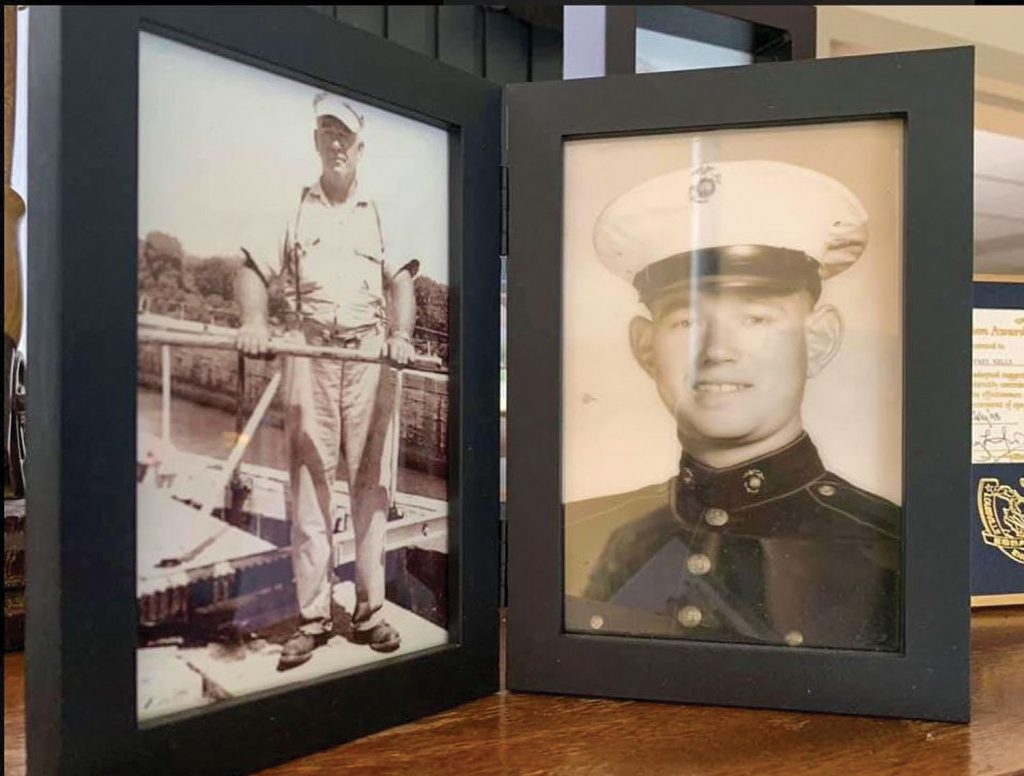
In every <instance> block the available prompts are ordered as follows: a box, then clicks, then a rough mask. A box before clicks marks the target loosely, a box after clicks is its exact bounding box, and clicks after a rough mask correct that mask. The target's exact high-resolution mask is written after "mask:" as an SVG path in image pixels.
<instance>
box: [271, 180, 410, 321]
mask: <svg viewBox="0 0 1024 776" xmlns="http://www.w3.org/2000/svg"><path fill="white" fill-rule="evenodd" d="M251 258H252V261H253V263H254V265H255V267H256V269H257V270H259V272H260V273H261V274H262V275H263V279H264V280H265V281H267V282H270V281H271V280H272V279H273V278H275V277H280V279H281V280H282V281H283V286H284V294H285V301H286V302H287V303H288V307H289V309H290V310H291V311H293V312H299V313H300V314H301V315H302V317H303V318H311V319H313V320H315V321H318V322H320V323H324V324H329V325H335V326H340V327H342V328H345V329H348V328H360V327H365V326H369V325H374V324H377V323H383V322H384V321H385V320H386V315H387V310H386V304H385V298H384V288H385V284H386V283H387V282H389V281H390V279H391V277H392V271H391V267H390V266H389V264H388V261H387V255H386V253H385V249H384V236H383V233H382V231H381V226H380V218H379V216H378V213H377V206H376V205H375V204H374V202H373V201H372V200H370V199H366V198H364V197H361V196H360V194H359V192H358V190H357V189H356V188H355V187H353V189H352V191H351V192H350V193H349V196H348V199H346V200H345V202H343V203H340V204H334V203H332V202H331V201H330V200H329V199H328V198H327V196H326V195H325V194H324V191H323V189H322V188H321V186H320V181H319V180H318V181H317V182H316V183H315V184H313V185H312V186H310V187H308V188H306V189H304V190H303V192H302V198H301V201H300V203H299V205H298V207H297V209H296V212H295V215H294V216H293V217H292V218H290V219H289V221H288V222H287V226H286V228H285V230H284V236H283V239H282V241H281V243H280V245H279V246H278V251H277V252H276V255H268V256H252V257H251Z"/></svg>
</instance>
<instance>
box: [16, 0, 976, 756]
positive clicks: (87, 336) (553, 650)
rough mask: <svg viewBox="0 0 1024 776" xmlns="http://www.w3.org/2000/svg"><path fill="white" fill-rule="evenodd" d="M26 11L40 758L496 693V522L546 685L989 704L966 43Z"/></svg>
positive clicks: (34, 720) (250, 731) (263, 752)
mask: <svg viewBox="0 0 1024 776" xmlns="http://www.w3.org/2000/svg"><path fill="white" fill-rule="evenodd" d="M31 37H32V45H31V48H30V51H31V61H30V77H31V83H30V86H31V88H30V95H31V97H30V127H29V129H30V133H31V137H32V151H31V156H30V190H31V197H32V218H31V220H30V226H29V259H28V274H29V293H28V295H29V297H31V299H32V304H31V305H30V306H29V348H28V349H29V350H30V351H31V352H32V357H31V358H30V360H29V375H28V381H29V384H30V385H31V386H32V388H31V392H32V393H31V395H32V400H31V402H30V405H29V417H28V433H29V441H28V445H29V450H30V455H29V461H28V504H27V508H28V512H29V513H30V514H31V515H32V517H31V522H30V526H29V529H28V547H27V558H28V564H29V566H28V569H29V577H30V581H29V587H28V600H27V609H28V611H29V614H28V620H27V645H26V646H27V654H28V659H27V677H26V682H27V684H26V697H27V726H28V758H29V768H30V772H33V773H78V772H98V771H102V772H140V771H145V772H147V773H172V772H173V773H181V772H189V773H220V772H242V771H250V770H254V769H257V768H260V767H266V766H269V765H271V764H274V763H278V762H282V761H285V760H288V759H292V758H295V757H297V756H300V755H302V754H305V753H308V752H312V751H316V750H318V749H323V748H326V747H329V746H332V745H336V744H338V743H342V742H344V741H346V740H351V739H353V738H356V737H359V736H362V735H366V734H368V733H371V732H374V731H377V730H381V729H384V728H388V727H392V726H394V725H398V724H402V723H404V722H408V721H411V720H413V719H417V718H419V717H423V716H426V715H429V714H432V713H435V712H438V711H441V710H443V709H446V708H450V707H452V706H454V705H457V704H460V703H463V702H466V701H468V700H471V699H473V698H478V697H482V696H484V695H487V694H490V693H493V692H496V691H497V690H498V687H499V645H500V641H501V638H502V633H501V629H500V628H499V606H500V601H499V590H500V588H501V583H502V580H501V579H500V576H501V574H502V562H501V558H502V554H503V551H507V580H505V582H506V583H507V589H508V626H507V650H506V655H507V666H508V668H507V685H508V688H509V689H510V690H519V691H531V692H552V693H571V694H583V695H599V696H607V697H623V698H636V699H651V700H662V701H678V702H691V703H711V704H722V705H742V706H765V707H775V708H791V709H805V710H814V711H831V712H841V713H857V714H871V715H884V716H906V717H923V718H933V719H946V720H965V719H966V718H967V716H968V705H967V704H968V646H969V644H968V608H967V600H968V588H967V523H966V520H965V518H964V515H965V514H969V495H968V484H969V470H968V469H967V464H966V461H967V460H968V459H967V457H966V456H967V449H968V445H969V433H968V432H969V429H968V421H969V394H968V391H967V380H966V378H964V379H961V376H964V375H966V374H967V369H968V363H969V358H970V356H969V353H970V344H969V321H970V264H971V262H970V256H971V134H970V132H971V80H972V65H971V55H970V52H969V51H967V50H946V51H937V52H925V53H915V54H894V55H884V56H875V57H857V58H850V59H845V60H834V61H821V62H815V61H809V62H800V63H773V64H763V65H755V66H750V67H739V68H725V69H717V70H709V71H701V72H688V73H667V74H659V75H644V76H614V77H609V78H601V79H585V80H581V81H577V82H548V83H536V84H522V85H513V86H508V87H504V88H502V87H500V86H499V85H497V84H494V83H491V82H489V81H486V80H484V79H482V78H478V77H475V76H471V75H468V74H465V73H461V72H459V71H457V70H455V69H454V68H451V67H448V66H446V65H444V64H441V63H438V62H435V61H432V60H428V59H427V58H425V57H423V56H421V55H419V54H416V53H414V52H411V51H408V50H405V49H403V48H401V47H400V46H397V45H394V44H392V43H389V42H387V41H384V40H381V39H379V38H376V37H374V36H373V35H370V34H368V33H364V32H362V31H360V30H356V29H354V28H349V27H346V26H344V25H325V24H324V23H323V22H322V20H321V19H320V18H319V17H317V16H315V15H314V14H312V13H310V12H309V11H306V10H302V9H281V8H267V7H260V8H247V9H227V8H219V9H213V8H167V7H159V8H148V7H140V8H127V7H126V8H116V9H114V8H111V9H85V8H73V7H68V8H61V9H44V8H40V9H37V10H34V11H33V14H32V18H31ZM97 41H102V42H103V45H102V56H98V55H97V52H96V44H97ZM503 121H504V122H506V126H505V127H504V135H505V137H506V141H505V142H506V148H505V149H503V148H502V147H501V144H502V137H503V126H502V122H503ZM357 171H358V175H357ZM503 200H507V202H503ZM762 206H763V208H764V209H765V212H764V213H763V214H762V213H761V212H760V211H761V208H762ZM737 208H739V209H737ZM836 213H839V214H840V215H839V216H836V217H835V218H833V216H834V215H835V214H836ZM720 216H721V217H720ZM680 219H683V220H680ZM844 219H845V220H844ZM837 224H838V225H840V226H837ZM666 225H667V226H666ZM940 227H941V228H940ZM837 230H838V232H837ZM506 235H507V238H506ZM865 235H867V236H865ZM506 239H507V246H506V244H505V242H506ZM822 246H824V248H823V247H822ZM737 247H742V248H743V249H744V250H740V251H737V250H736V248H737ZM767 248H771V250H767ZM826 249H827V250H826ZM133 251H134V260H133V258H132V256H133V253H132V252H133ZM506 254H507V256H508V268H509V280H508V300H509V322H508V327H509V329H508V330H509V335H508V336H509V358H508V362H509V369H510V371H509V415H508V423H509V425H508V508H507V523H508V541H507V547H506V548H503V547H502V541H501V528H500V519H499V491H498V486H499V402H498V394H499V388H498V383H499V380H498V378H499V351H500V342H499V331H500V327H499V306H500V261H499V256H501V255H506ZM797 259H799V261H797ZM783 260H785V261H791V262H796V263H791V264H786V263H785V262H784V261H783ZM666 262H667V263H666ZM801 273H802V274H801ZM840 273H842V274H840ZM795 278H796V279H795ZM769 281H770V284H771V285H772V288H773V290H772V292H771V293H770V294H768V298H769V299H770V301H769V302H764V301H763V300H760V297H758V300H760V301H758V300H754V301H753V302H752V301H751V299H752V297H754V296H757V294H755V293H754V291H758V290H759V289H760V290H763V289H764V288H766V283H769ZM798 281H799V282H798ZM800 284H809V285H807V287H805V286H804V285H800ZM808 288H810V289H811V291H810V293H808V290H807V289H808ZM666 289H671V293H667V292H666ZM752 289H753V290H752ZM780 289H784V290H780ZM683 297H685V298H686V299H687V300H689V301H686V302H685V303H681V302H679V301H678V299H681V298H683ZM734 297H735V298H737V299H739V298H742V300H743V302H742V304H744V305H746V304H754V303H756V304H758V305H761V306H762V307H766V308H767V311H766V312H765V311H761V312H757V313H751V312H750V311H749V310H747V309H746V308H743V311H741V312H739V313H736V315H739V318H736V319H735V320H737V321H739V322H740V323H738V324H736V325H735V326H733V329H735V331H737V332H740V334H741V336H740V339H739V340H736V342H740V341H742V342H749V341H750V339H751V337H757V338H758V339H757V343H758V344H757V345H756V347H751V348H748V351H749V353H753V354H755V355H756V354H761V355H763V356H764V358H763V359H762V360H761V361H760V362H758V363H760V364H761V366H760V367H754V366H751V367H746V366H743V364H744V363H745V362H744V361H743V359H744V358H746V357H747V356H746V355H743V353H741V351H743V352H744V353H746V352H747V351H744V348H743V347H741V346H740V345H738V344H735V343H733V344H729V342H728V341H727V340H728V338H727V337H725V335H722V334H717V333H715V332H719V331H725V330H726V329H727V328H729V327H728V326H725V324H722V326H723V327H724V328H721V329H720V328H718V327H719V323H720V322H723V321H725V322H728V321H730V320H733V319H730V318H729V315H732V314H733V313H726V312H723V310H725V309H726V308H725V307H720V306H716V305H720V304H733V307H729V308H728V309H729V310H733V309H734V308H735V304H738V303H735V304H734V303H733V302H730V301H729V300H732V299H734ZM819 297H820V298H819ZM670 298H671V299H674V300H676V301H673V302H672V303H671V304H669V303H668V302H666V301H665V300H667V299H670ZM638 300H639V301H638ZM705 300H707V301H705ZM786 300H789V301H786ZM804 304H806V309H805V308H804V307H802V306H801V305H804ZM683 308H685V310H686V311H687V312H686V313H685V314H684V313H681V312H679V311H680V309H683ZM759 309H760V308H759ZM786 316H789V317H786ZM634 321H636V322H634ZM645 321H646V323H645ZM665 321H671V323H670V324H669V323H663V322H665ZM794 321H798V322H797V323H794ZM730 325H732V324H730ZM681 332H685V333H681ZM751 332H756V334H752V333H751ZM663 333H665V336H670V337H676V338H677V339H675V340H671V341H669V340H665V342H668V343H669V344H665V345H664V346H662V345H659V343H660V342H662V340H661V339H659V337H662V336H663ZM701 338H703V339H701ZM744 338H745V339H744ZM698 340H700V341H701V342H704V344H703V345H698V344H695V343H697V342H698ZM841 340H842V347H840V341H841ZM712 341H713V344H712V345H709V344H707V343H709V342H712ZM672 342H674V343H675V344H671V343H672ZM787 343H788V344H787ZM729 348H732V350H729ZM773 348H776V349H775V350H773ZM787 348H788V350H787ZM726 351H728V353H726ZM659 353H660V354H662V356H659V355H658V354H659ZM718 353H725V355H715V354H718ZM749 353H748V355H749ZM701 354H703V355H701ZM787 354H788V355H787ZM620 357H621V358H622V359H624V360H618V359H620ZM658 358H662V359H663V361H661V362H659V361H658ZM751 358H752V356H751ZM787 358H789V361H787ZM712 362H714V363H715V364H718V366H715V370H717V371H714V372H703V371H693V370H696V369H697V367H696V366H693V365H696V364H705V366H704V367H700V369H705V368H706V365H707V364H710V363H712ZM785 363H791V365H792V364H796V365H797V367H798V369H799V371H800V378H801V379H800V380H799V381H794V380H791V387H790V390H789V393H788V394H787V393H786V391H785V390H783V388H781V387H778V386H781V385H782V384H783V382H784V381H783V378H781V377H779V378H778V379H777V380H776V379H775V378H772V380H774V382H772V381H771V380H769V379H768V376H770V375H774V374H776V372H779V373H780V374H781V366H780V365H782V364H785ZM673 364H676V365H678V364H690V365H691V367H690V370H691V371H686V370H685V369H682V367H680V369H681V370H682V372H685V374H679V375H676V372H673V369H674V368H675V367H673V366H672V365H673ZM721 364H726V365H727V366H724V367H723V366H721ZM826 365H827V366H828V368H827V369H826V368H825V366H826ZM747 369H749V371H743V370H747ZM758 369H760V370H761V371H758ZM818 371H820V373H821V376H820V377H819V376H818V374H817V372H818ZM812 373H814V374H813V379H809V380H807V384H808V386H810V387H807V388H806V389H805V388H804V378H805V377H810V376H812ZM670 375H675V377H671V376H670ZM857 375H872V377H871V379H870V380H865V381H864V382H863V383H857V382H856V381H855V380H854V379H853V378H854V377H856V376H857ZM673 381H674V382H673ZM769 382H771V386H768V385H767V383H769ZM772 386H775V387H772ZM822 386H823V387H822ZM769 388H771V390H769ZM776 388H777V391H776V393H777V394H778V396H781V395H783V394H785V395H786V396H788V399H787V400H788V402H789V404H788V405H786V406H788V407H789V414H788V415H786V414H785V413H784V412H783V410H777V408H778V407H780V406H781V404H780V403H779V402H780V401H781V400H779V399H777V397H776V398H775V399H773V398H772V397H773V396H776V393H773V391H775V390H776ZM673 390H676V391H677V393H678V395H677V394H673V393H672V391H673ZM666 397H669V398H666ZM846 401H851V402H853V403H852V404H844V403H843V402H846ZM858 402H859V403H858ZM783 404H784V402H783ZM688 406H689V407H692V408H691V409H690V410H686V409H685V408H686V407H688ZM666 408H667V409H668V410H669V414H665V411H666ZM766 408H767V409H766ZM773 408H774V409H773ZM801 408H802V410H803V411H802V413H801ZM773 413H774V414H773ZM779 413H782V414H781V415H780V414H779ZM776 415H778V416H779V417H781V418H782V420H780V421H779V423H778V424H777V426H778V427H777V428H776V427H772V428H770V429H769V431H770V433H768V432H764V424H765V422H767V421H765V422H762V421H761V420H759V418H762V416H765V417H766V416H772V417H775V416H776ZM748 417H749V418H752V420H751V421H750V423H751V424H752V425H751V429H752V430H751V429H744V428H739V429H737V428H734V427H733V426H732V425H730V424H733V423H734V422H739V420H741V419H743V418H748ZM793 417H799V418H801V419H802V420H803V424H802V425H799V424H797V425H794V422H793ZM836 417H838V420H835V418H836ZM830 418H831V419H830ZM673 419H674V420H673ZM666 422H667V424H668V426H669V429H668V430H667V431H666V429H665V428H664V427H665V425H666ZM716 424H719V425H716ZM722 424H724V425H722ZM858 428H860V429H867V430H866V431H864V434H863V437H860V436H857V435H856V434H859V433H860V432H859V431H858ZM780 429H783V430H780ZM762 432H764V433H762ZM787 433H788V434H789V438H787V439H785V440H784V441H783V443H782V447H781V448H780V449H785V450H786V451H789V454H790V455H791V456H792V455H795V454H796V453H797V452H800V454H801V455H802V456H803V457H796V458H786V459H777V458H771V455H772V454H774V452H775V448H773V447H772V446H771V444H772V443H774V441H778V440H780V439H783V436H784V435H785V434H787ZM811 438H813V439H814V440H815V443H816V444H817V446H818V448H819V449H820V451H821V459H824V461H825V463H824V464H823V463H822V461H821V460H819V459H818V458H816V457H815V456H814V445H813V444H811V443H810V442H809V441H805V440H810V439H811ZM737 440H739V441H737ZM808 445H809V446H808ZM844 448H846V452H843V450H844ZM850 450H853V451H855V452H852V453H851V452H849V451H850ZM745 451H754V452H755V453H756V455H751V456H747V457H745V458H744V457H741V458H739V459H738V462H737V461H731V460H730V459H729V456H730V455H732V456H733V457H735V456H736V455H740V456H743V455H745V454H746V452H745ZM801 451H802V452H801ZM680 455H682V458H680ZM721 455H724V456H725V458H722V457H721ZM716 456H719V457H716ZM666 461H667V462H668V463H667V465H666ZM723 461H724V463H723ZM751 462H753V463H751ZM677 464H678V466H677ZM737 467H738V468H737ZM815 467H821V470H820V471H818V469H817V468H815ZM733 470H735V473H736V477H737V478H738V479H736V481H735V482H733V481H732V480H730V479H728V476H726V475H725V474H723V472H729V471H733ZM663 475H671V477H670V479H669V482H670V483H671V484H670V485H662V486H658V487H656V488H655V490H654V491H652V492H654V493H656V494H662V495H663V496H664V498H662V495H655V496H654V497H651V493H649V492H645V493H644V494H643V498H648V499H651V501H650V504H651V505H654V504H655V503H656V502H657V505H658V506H657V507H655V506H651V507H650V508H647V507H645V508H644V509H642V510H641V511H639V512H635V511H633V510H632V508H625V511H623V507H622V503H623V502H622V501H621V500H620V499H618V498H617V497H618V496H619V495H620V494H629V493H632V492H634V490H635V489H636V488H637V487H640V488H641V490H642V489H643V486H647V485H650V483H651V482H654V481H655V480H656V479H658V478H661V479H662V480H664V479H665V477H664V476H663ZM723 477H724V479H723ZM793 477H797V479H796V480H794V479H793ZM800 478H803V479H800ZM734 479H735V478H734ZM658 488H661V489H660V490H659V489H658ZM680 488H683V490H680ZM686 488H690V490H688V491H687V490H686ZM684 491H685V492H684ZM796 491H800V493H801V494H803V495H802V496H801V498H803V499H804V502H802V503H803V506H800V505H796V506H792V508H790V507H791V505H790V504H789V502H788V501H786V499H788V498H791V497H792V496H793V493H795V492H796ZM769 496H770V497H772V503H773V504H775V507H773V509H774V511H773V512H772V513H771V514H770V515H768V514H767V513H766V514H765V515H763V516H761V517H759V515H760V512H759V510H761V509H762V508H763V507H762V502H764V501H767V500H768V498H769ZM776 496H778V498H775V497H776ZM609 499H610V500H609ZM658 499H662V501H664V503H662V501H658ZM686 499H690V501H687V500H686ZM716 499H717V500H716ZM606 500H607V501H606ZM626 501H630V499H626ZM691 501H692V504H691ZM712 502H714V503H712ZM783 502H785V504H783ZM687 504H689V505H691V506H692V507H693V510H696V511H693V510H691V512H687V511H686V509H684V507H685V506H686V505H687ZM578 505H583V506H578ZM698 505H699V507H698ZM783 505H784V506H785V509H783V508H782V507H783ZM716 510H717V511H716ZM786 510H789V511H788V512H787V511H786ZM794 510H795V511H794ZM605 514H610V515H613V516H614V518H613V519H612V521H611V522H608V520H607V519H606V518H604V517H602V515H605ZM709 515H710V517H709ZM794 515H795V516H796V517H794ZM723 516H724V521H723ZM811 517H820V518H821V519H820V520H817V521H815V520H811ZM663 518H664V519H663ZM666 520H667V522H666ZM716 522H717V523H718V524H717V525H716V524H715V523H716ZM584 525H586V526H589V527H590V528H594V529H595V530H594V531H593V532H591V531H590V528H587V529H586V530H584V529H580V528H579V526H584ZM769 525H770V526H771V527H770V529H769V528H766V527H765V526H769ZM598 526H600V527H599V528H598ZM698 541H699V542H700V546H699V547H698V546H697V544H696V542H698ZM836 568H841V569H842V573H841V574H836V573H833V574H829V573H827V570H828V569H836ZM680 569H683V572H682V573H680ZM823 569H824V571H823ZM796 572H799V573H796ZM694 580H696V581H694ZM780 591H781V592H780ZM808 591H817V592H816V593H815V595H810V594H809V593H808ZM822 591H824V592H822ZM818 593H820V595H818ZM837 601H838V602H839V603H838V604H837V605H832V604H835V602H837ZM825 612H827V615H826V614H824V613H825ZM817 614H820V615H821V616H820V617H817V616H816V615H817ZM240 732H243V733H242V734H241V735H240V734H239V733H240ZM210 742H215V743H213V744H211V743H210Z"/></svg>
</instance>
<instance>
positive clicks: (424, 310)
mask: <svg viewBox="0 0 1024 776" xmlns="http://www.w3.org/2000/svg"><path fill="white" fill-rule="evenodd" d="M137 254H138V255H137V257H136V260H137V268H138V283H139V286H138V290H139V298H140V302H141V305H142V306H143V307H144V308H145V309H146V310H148V311H149V312H153V313H158V314H164V315H177V316H180V317H182V318H184V319H186V320H193V321H201V322H203V323H217V324H221V325H228V326H237V325H238V322H239V316H240V312H241V311H240V309H239V306H238V302H237V301H236V299H235V273H236V271H237V270H238V268H239V266H240V265H241V257H238V256H208V257H197V256H192V255H189V254H188V253H186V252H185V249H184V247H183V246H182V244H181V241H180V240H178V238H176V237H174V236H173V235H170V234H167V233H165V232H158V231H154V232H150V233H149V234H147V235H146V236H145V238H144V239H140V240H139V241H138V252H137ZM414 290H415V294H416V331H415V333H414V340H415V341H416V344H417V349H418V350H420V351H426V352H430V353H434V354H437V355H440V356H441V357H442V358H443V359H444V360H446V361H447V357H448V313H449V306H448V304H449V302H448V286H447V285H445V284H443V283H439V282H438V281H436V280H434V279H433V278H430V277H427V276H425V275H419V276H417V277H416V279H415V281H414ZM268 308H269V309H268V313H269V315H270V317H271V320H275V319H276V320H278V321H281V320H283V316H284V314H285V313H286V312H287V310H288V305H287V302H286V301H285V299H284V296H283V294H282V293H281V292H280V291H278V292H277V293H272V294H271V296H270V298H269V300H268Z"/></svg>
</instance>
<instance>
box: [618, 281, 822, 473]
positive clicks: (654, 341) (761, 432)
mask: <svg viewBox="0 0 1024 776" xmlns="http://www.w3.org/2000/svg"><path fill="white" fill-rule="evenodd" d="M650 308H651V313H652V319H653V320H647V319H645V318H640V317H638V318H634V319H633V321H632V323H631V325H630V334H631V339H632V343H633V351H634V355H635V356H636V358H637V360H638V361H639V362H640V365H641V366H643V368H644V369H645V370H646V371H647V373H648V374H649V375H650V376H651V377H652V378H653V379H654V381H655V383H656V384H657V388H658V393H659V395H660V396H661V399H662V401H663V402H664V403H665V406H666V407H667V408H668V410H669V412H671V413H672V416H673V417H674V418H675V421H676V426H677V428H678V433H679V438H680V441H681V442H682V443H683V445H684V447H686V448H687V450H688V451H690V452H691V454H693V455H695V456H696V457H698V458H700V457H701V455H702V453H711V454H712V455H713V454H714V453H715V451H722V450H726V451H728V450H732V451H736V455H735V456H732V457H736V456H739V458H738V460H737V461H732V460H731V458H730V457H728V456H727V458H729V460H726V461H725V462H724V463H723V462H722V459H721V456H719V457H718V458H717V459H716V460H715V461H714V462H712V461H708V462H709V463H710V464H711V465H714V466H718V465H731V463H733V462H739V461H742V460H745V459H747V458H752V457H755V456H756V455H759V454H761V453H765V452H770V451H771V450H774V449H777V448H778V447H781V446H782V445H784V444H786V443H787V442H789V441H791V440H792V439H794V438H796V436H798V435H799V433H800V432H801V431H802V429H803V422H802V419H801V415H800V406H801V404H802V402H803V395H804V385H805V382H806V379H807V378H808V377H809V376H812V375H813V374H816V373H817V371H819V370H820V369H821V368H822V367H823V366H824V365H825V363H827V361H828V360H829V359H830V358H831V357H832V355H833V354H834V353H835V351H836V349H837V348H838V344H839V339H840V336H841V322H840V320H839V317H838V313H837V312H836V311H835V310H834V308H831V307H823V308H819V309H814V304H813V301H812V297H811V295H810V294H809V293H808V292H806V291H798V292H796V293H788V294H785V295H769V294H767V293H766V292H764V291H758V290H756V289H751V288H743V289H728V288H714V287H702V286H690V285H685V286H683V287H681V288H680V289H678V290H676V291H674V292H672V293H670V294H666V295H663V296H661V297H659V298H658V299H656V300H655V301H653V302H652V303H651V305H650Z"/></svg>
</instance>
